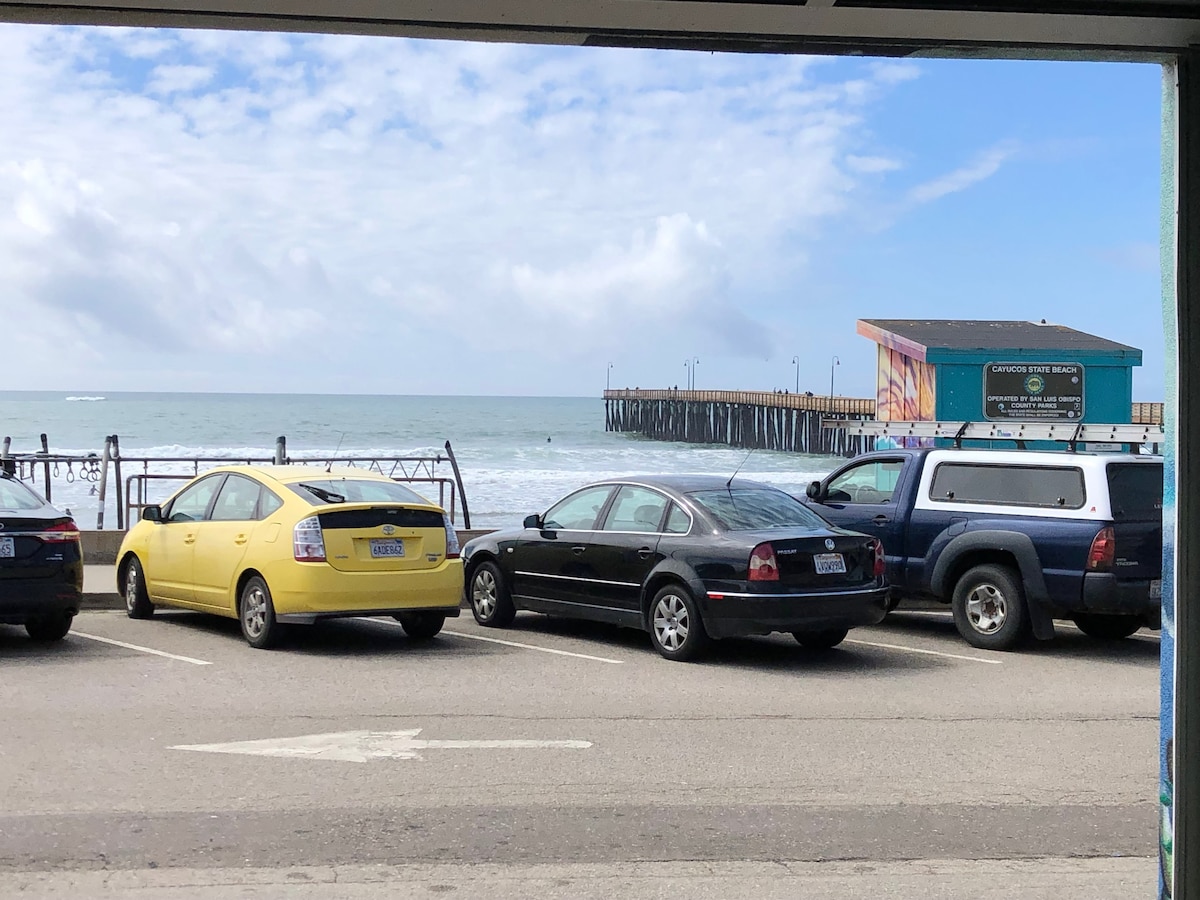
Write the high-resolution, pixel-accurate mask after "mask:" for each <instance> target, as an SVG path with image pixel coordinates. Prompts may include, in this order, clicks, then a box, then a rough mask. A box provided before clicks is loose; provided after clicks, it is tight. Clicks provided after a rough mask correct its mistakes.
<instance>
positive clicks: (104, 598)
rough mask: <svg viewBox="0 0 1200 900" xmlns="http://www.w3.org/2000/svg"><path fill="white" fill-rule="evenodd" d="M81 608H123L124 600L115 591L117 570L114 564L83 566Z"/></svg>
mask: <svg viewBox="0 0 1200 900" xmlns="http://www.w3.org/2000/svg"><path fill="white" fill-rule="evenodd" d="M83 608H84V609H124V608H125V601H124V600H123V599H122V597H121V595H120V593H119V592H118V591H117V570H116V567H115V566H84V567H83Z"/></svg>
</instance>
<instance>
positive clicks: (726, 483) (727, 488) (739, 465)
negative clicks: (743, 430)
mask: <svg viewBox="0 0 1200 900" xmlns="http://www.w3.org/2000/svg"><path fill="white" fill-rule="evenodd" d="M753 452H754V448H753V447H751V448H750V453H753ZM750 453H747V454H746V459H743V460H742V461H741V462H740V463H738V467H737V468H736V469H734V470H733V474H732V475H730V476H729V480H728V481H727V482H725V489H726V490H729V486H730V485H731V484H733V479H734V478H736V477H737V473H738V472H740V471H742V466H744V465H745V464H746V460H748V459H749V458H750Z"/></svg>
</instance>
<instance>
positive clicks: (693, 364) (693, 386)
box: [692, 356, 700, 391]
mask: <svg viewBox="0 0 1200 900" xmlns="http://www.w3.org/2000/svg"><path fill="white" fill-rule="evenodd" d="M698 365H700V360H699V359H698V358H697V357H695V356H693V357H692V390H693V391H694V390H695V389H696V366H698Z"/></svg>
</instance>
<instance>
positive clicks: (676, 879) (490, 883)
mask: <svg viewBox="0 0 1200 900" xmlns="http://www.w3.org/2000/svg"><path fill="white" fill-rule="evenodd" d="M1156 875H1157V860H1155V859H1152V858H1145V857H1124V858H1116V859H1029V860H1025V859H1022V860H915V861H912V862H873V861H870V860H857V861H853V862H843V861H838V862H826V863H816V862H778V863H761V862H738V861H729V862H686V861H680V862H635V863H622V864H620V865H612V864H597V863H588V864H571V863H562V864H557V865H522V864H513V865H508V866H503V865H494V864H475V865H472V864H444V865H438V864H436V863H435V864H414V865H398V866H385V865H355V864H353V863H348V864H346V865H340V866H299V867H295V866H285V867H281V868H277V869H267V868H253V867H237V868H211V869H176V868H161V869H125V870H104V871H20V870H16V871H12V870H9V871H6V872H5V874H4V877H5V881H6V883H8V884H9V887H10V889H12V890H14V891H15V892H16V893H18V894H20V896H22V897H28V898H29V900H40V898H47V900H48V898H51V897H63V896H77V897H97V898H100V897H128V898H142V897H145V898H147V900H149V898H153V900H229V898H237V897H246V898H249V897H254V898H259V900H326V898H328V900H333V898H339V900H348V898H353V900H377V898H378V900H383V898H387V900H408V898H412V900H418V898H427V897H432V896H435V895H436V894H441V893H449V892H455V891H459V892H461V895H462V896H475V897H489V898H493V900H528V898H546V900H608V898H610V897H628V898H631V900H641V898H646V900H650V898H654V900H660V898H664V897H724V898H728V900H794V898H797V897H820V898H822V900H858V898H860V897H880V898H883V897H888V898H893V900H961V898H964V897H971V898H973V900H1009V898H1013V897H1020V898H1022V900H1129V898H1138V897H1145V898H1149V897H1152V896H1154V894H1155V878H1156Z"/></svg>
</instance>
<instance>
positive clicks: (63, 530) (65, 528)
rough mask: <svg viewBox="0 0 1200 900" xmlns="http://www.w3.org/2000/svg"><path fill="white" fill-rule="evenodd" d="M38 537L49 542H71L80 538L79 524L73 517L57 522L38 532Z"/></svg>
mask: <svg viewBox="0 0 1200 900" xmlns="http://www.w3.org/2000/svg"><path fill="white" fill-rule="evenodd" d="M38 537H40V538H41V539H42V541H43V542H45V543H47V544H71V543H74V542H76V541H78V540H79V526H78V525H76V524H75V522H74V521H73V520H72V519H67V520H66V521H65V522H55V523H54V524H53V525H47V526H46V528H45V529H43V530H42V531H40V532H38Z"/></svg>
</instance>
